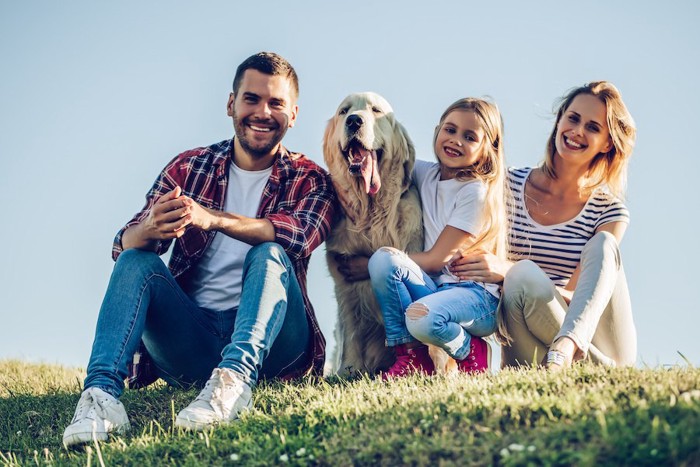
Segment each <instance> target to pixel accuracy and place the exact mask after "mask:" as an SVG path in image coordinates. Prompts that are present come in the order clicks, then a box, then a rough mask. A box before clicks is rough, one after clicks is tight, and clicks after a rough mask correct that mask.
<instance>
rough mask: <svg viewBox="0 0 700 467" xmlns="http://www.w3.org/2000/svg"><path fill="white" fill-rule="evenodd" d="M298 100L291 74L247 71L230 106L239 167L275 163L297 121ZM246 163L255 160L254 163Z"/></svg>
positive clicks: (235, 158) (265, 165)
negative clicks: (278, 151) (288, 76)
mask: <svg viewBox="0 0 700 467" xmlns="http://www.w3.org/2000/svg"><path fill="white" fill-rule="evenodd" d="M295 101H296V100H295V98H294V93H293V92H292V84H291V82H290V80H289V79H288V78H287V77H285V76H279V75H268V74H265V73H261V72H259V71H257V70H253V69H249V70H246V71H245V74H244V75H243V79H242V80H241V84H240V86H239V87H238V90H237V92H236V93H235V94H234V93H231V95H230V96H229V100H228V104H227V106H226V109H227V114H228V115H229V116H230V117H232V118H233V126H234V129H235V131H236V138H235V141H234V145H235V152H234V160H235V162H236V164H237V165H238V166H239V167H241V168H244V169H248V170H258V169H261V168H265V167H269V165H271V164H272V160H273V159H274V156H275V154H276V153H277V150H278V148H279V144H280V142H281V141H282V138H283V137H284V135H285V133H286V132H287V129H288V128H291V127H293V126H294V122H295V121H296V117H297V111H298V108H297V106H296V102H295ZM243 153H245V154H243ZM244 156H247V157H244ZM241 159H243V160H241ZM246 159H248V160H246ZM246 162H253V163H254V166H250V164H247V163H246ZM260 166H262V167H260Z"/></svg>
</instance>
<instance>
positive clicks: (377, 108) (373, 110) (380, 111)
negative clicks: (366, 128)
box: [372, 105, 382, 114]
mask: <svg viewBox="0 0 700 467" xmlns="http://www.w3.org/2000/svg"><path fill="white" fill-rule="evenodd" d="M372 112H374V113H376V114H380V113H382V109H380V108H379V107H377V106H376V105H375V106H374V107H372Z"/></svg>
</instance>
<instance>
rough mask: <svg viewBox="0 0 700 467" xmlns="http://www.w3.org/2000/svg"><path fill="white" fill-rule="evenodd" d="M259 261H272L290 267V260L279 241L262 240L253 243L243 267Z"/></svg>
mask: <svg viewBox="0 0 700 467" xmlns="http://www.w3.org/2000/svg"><path fill="white" fill-rule="evenodd" d="M261 261H273V262H275V263H277V264H280V265H282V266H285V267H291V265H292V262H291V261H290V259H289V256H287V253H286V252H285V251H284V248H282V246H281V245H280V244H279V243H275V242H264V243H260V244H258V245H255V246H254V247H252V248H251V249H250V250H248V253H247V254H246V257H245V267H246V268H247V267H248V266H250V265H253V264H260V262H261Z"/></svg>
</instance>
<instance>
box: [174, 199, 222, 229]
mask: <svg viewBox="0 0 700 467" xmlns="http://www.w3.org/2000/svg"><path fill="white" fill-rule="evenodd" d="M180 198H181V199H182V201H183V203H184V206H185V213H186V214H185V219H187V221H188V222H187V224H186V226H193V227H197V228H200V229H202V230H212V229H214V228H215V225H216V220H217V216H216V211H213V210H211V209H207V208H205V207H204V206H202V205H201V204H199V203H198V202H196V201H195V200H193V199H192V198H189V197H187V196H181V197H180Z"/></svg>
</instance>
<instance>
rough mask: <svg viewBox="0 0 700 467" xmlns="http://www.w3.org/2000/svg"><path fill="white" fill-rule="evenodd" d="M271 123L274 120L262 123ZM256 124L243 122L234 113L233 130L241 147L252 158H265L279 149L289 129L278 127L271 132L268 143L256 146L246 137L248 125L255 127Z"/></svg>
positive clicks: (248, 121) (253, 121)
mask: <svg viewBox="0 0 700 467" xmlns="http://www.w3.org/2000/svg"><path fill="white" fill-rule="evenodd" d="M257 121H259V120H257ZM270 121H274V120H272V119H271V120H268V121H266V122H261V123H268V122H270ZM255 122H256V120H250V119H247V120H245V119H244V120H241V119H239V118H238V116H237V115H236V113H235V112H234V113H233V128H234V130H235V132H236V138H238V142H239V143H240V145H241V147H242V148H243V149H244V150H245V151H246V152H247V153H248V154H250V155H251V156H254V157H258V158H263V157H265V156H268V155H269V154H270V153H271V152H272V150H273V149H275V147H277V145H278V144H279V143H280V141H282V138H284V135H285V134H286V133H287V127H286V126H282V125H278V126H277V128H274V129H271V130H270V139H269V140H268V141H267V143H258V144H256V143H255V142H254V141H251V140H250V139H248V137H247V136H246V129H248V127H247V124H248V123H252V124H253V125H255ZM275 125H277V122H275ZM251 131H252V130H251Z"/></svg>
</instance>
